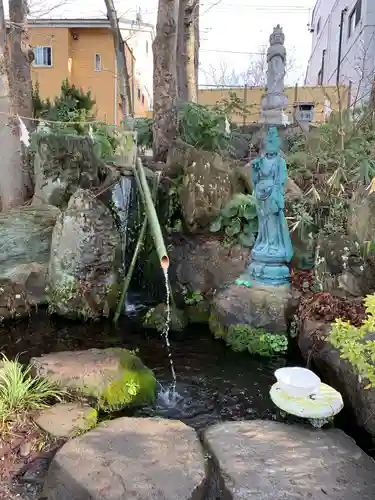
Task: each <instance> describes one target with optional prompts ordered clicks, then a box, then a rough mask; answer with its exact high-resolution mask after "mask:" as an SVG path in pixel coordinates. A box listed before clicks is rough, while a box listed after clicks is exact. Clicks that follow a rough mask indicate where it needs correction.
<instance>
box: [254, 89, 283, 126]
mask: <svg viewBox="0 0 375 500" xmlns="http://www.w3.org/2000/svg"><path fill="white" fill-rule="evenodd" d="M260 106H261V109H260V117H259V123H263V124H266V125H270V126H278V125H284V126H286V125H288V124H289V118H288V115H287V114H286V113H285V112H284V109H286V107H287V106H288V98H287V96H286V95H285V94H284V93H282V94H272V93H267V94H266V95H265V96H264V97H263V99H262V101H261V105H260Z"/></svg>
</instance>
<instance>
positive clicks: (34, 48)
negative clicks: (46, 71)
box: [33, 45, 53, 68]
mask: <svg viewBox="0 0 375 500" xmlns="http://www.w3.org/2000/svg"><path fill="white" fill-rule="evenodd" d="M37 49H39V50H42V51H43V52H44V50H45V49H48V50H50V52H51V64H43V63H42V64H38V63H37V62H36V50H37ZM33 50H34V61H33V66H35V67H36V68H52V66H53V50H52V47H51V46H50V45H36V46H35V47H33ZM43 59H44V53H43Z"/></svg>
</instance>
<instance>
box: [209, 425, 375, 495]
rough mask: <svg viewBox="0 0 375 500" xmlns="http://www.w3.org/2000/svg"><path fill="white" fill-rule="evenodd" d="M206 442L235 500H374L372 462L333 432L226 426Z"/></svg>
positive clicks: (214, 429)
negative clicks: (294, 499) (355, 499)
mask: <svg viewBox="0 0 375 500" xmlns="http://www.w3.org/2000/svg"><path fill="white" fill-rule="evenodd" d="M204 442H205V444H206V446H207V447H208V448H209V450H210V451H211V453H212V455H213V458H214V460H215V462H216V464H217V466H218V469H219V472H220V475H221V479H222V482H223V484H224V490H225V491H224V495H223V498H227V497H228V498H231V499H233V500H250V499H252V498H254V499H255V498H257V499H258V498H259V499H262V500H289V499H290V500H291V499H292V498H296V499H297V498H300V499H302V498H311V499H314V500H327V499H329V500H352V499H353V498H361V499H363V500H370V499H372V498H373V492H374V486H375V462H374V461H373V460H372V459H371V458H370V457H369V456H368V455H366V453H364V452H363V451H361V450H360V448H358V446H357V445H356V444H355V443H354V441H353V440H352V439H350V438H349V437H348V436H346V435H345V434H344V433H343V432H342V431H340V430H337V429H330V430H325V431H323V430H316V429H308V428H306V427H303V426H296V425H295V426H292V425H287V424H282V423H279V422H268V421H264V420H255V421H252V422H226V423H223V424H218V425H215V426H213V427H210V428H209V429H208V430H206V432H205V434H204Z"/></svg>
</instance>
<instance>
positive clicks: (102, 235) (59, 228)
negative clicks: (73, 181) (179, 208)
mask: <svg viewBox="0 0 375 500" xmlns="http://www.w3.org/2000/svg"><path fill="white" fill-rule="evenodd" d="M119 251H120V235H119V233H118V231H117V229H116V225H115V222H114V219H113V217H112V214H111V212H110V210H109V209H108V208H107V207H106V206H105V205H104V204H103V203H101V202H100V201H99V200H98V199H97V198H96V197H95V196H94V195H93V194H92V193H91V192H90V191H88V190H85V189H78V190H77V191H76V192H75V193H74V195H73V196H72V197H71V198H70V200H69V204H68V207H67V209H66V211H65V212H64V213H63V214H62V215H61V216H60V217H59V219H58V221H57V223H56V226H55V228H54V231H53V235H52V246H51V260H50V265H49V276H48V280H49V281H48V285H49V294H50V308H51V311H52V312H55V313H57V314H60V315H63V316H68V317H72V318H75V317H81V318H83V319H97V318H100V317H101V316H108V315H109V314H110V311H111V310H112V309H113V308H114V306H115V304H116V301H117V297H118V290H119V289H118V274H117V267H118V266H117V265H116V263H117V256H118V252H119Z"/></svg>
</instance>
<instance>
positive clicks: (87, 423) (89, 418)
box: [73, 408, 98, 437]
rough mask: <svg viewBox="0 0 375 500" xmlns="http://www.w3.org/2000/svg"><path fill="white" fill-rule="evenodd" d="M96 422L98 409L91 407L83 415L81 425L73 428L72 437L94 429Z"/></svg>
mask: <svg viewBox="0 0 375 500" xmlns="http://www.w3.org/2000/svg"><path fill="white" fill-rule="evenodd" d="M97 424H98V410H96V409H95V408H91V410H90V411H89V412H88V413H87V415H86V416H85V420H84V422H83V425H81V426H79V427H78V428H76V429H75V430H74V432H73V437H77V436H81V435H82V434H85V433H86V432H88V431H90V430H91V429H94V427H96V426H97Z"/></svg>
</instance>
